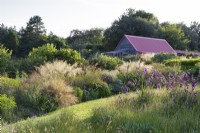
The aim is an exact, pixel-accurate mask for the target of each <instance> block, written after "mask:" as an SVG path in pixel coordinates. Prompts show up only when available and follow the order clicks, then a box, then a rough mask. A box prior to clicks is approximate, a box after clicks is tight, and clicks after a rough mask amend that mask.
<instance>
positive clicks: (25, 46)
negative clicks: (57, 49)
mask: <svg viewBox="0 0 200 133" xmlns="http://www.w3.org/2000/svg"><path fill="white" fill-rule="evenodd" d="M45 33H46V29H45V27H44V23H43V22H42V18H41V17H40V16H33V17H31V18H30V20H29V22H28V23H27V25H26V28H25V29H24V28H22V29H21V30H20V36H21V41H20V45H19V49H18V55H19V56H27V55H28V53H29V52H30V51H31V49H32V48H36V47H38V46H41V45H43V44H46V43H47V42H48V37H47V36H46V35H45Z"/></svg>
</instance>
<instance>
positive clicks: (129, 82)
mask: <svg viewBox="0 0 200 133" xmlns="http://www.w3.org/2000/svg"><path fill="white" fill-rule="evenodd" d="M134 85H135V84H133V83H132V82H131V81H128V83H127V86H128V87H133V86H134Z"/></svg>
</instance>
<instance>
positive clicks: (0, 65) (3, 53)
mask: <svg viewBox="0 0 200 133" xmlns="http://www.w3.org/2000/svg"><path fill="white" fill-rule="evenodd" d="M11 55H12V51H10V50H9V49H7V48H5V47H4V46H3V45H2V44H0V75H2V74H4V73H6V72H7V69H8V67H9V66H10V60H11Z"/></svg>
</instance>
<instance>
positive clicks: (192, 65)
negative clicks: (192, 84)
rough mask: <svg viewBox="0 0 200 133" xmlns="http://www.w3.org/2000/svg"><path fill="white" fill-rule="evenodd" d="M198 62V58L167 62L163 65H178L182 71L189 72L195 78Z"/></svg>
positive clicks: (199, 60)
mask: <svg viewBox="0 0 200 133" xmlns="http://www.w3.org/2000/svg"><path fill="white" fill-rule="evenodd" d="M199 62H200V58H194V59H187V60H180V59H176V60H167V61H166V62H165V65H167V66H175V65H180V66H181V69H182V70H184V71H189V72H191V73H192V74H193V75H194V76H197V75H198V72H199V67H198V63H199Z"/></svg>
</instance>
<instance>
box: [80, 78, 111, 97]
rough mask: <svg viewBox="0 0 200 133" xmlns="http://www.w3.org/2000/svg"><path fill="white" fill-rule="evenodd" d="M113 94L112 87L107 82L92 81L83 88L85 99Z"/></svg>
mask: <svg viewBox="0 0 200 133" xmlns="http://www.w3.org/2000/svg"><path fill="white" fill-rule="evenodd" d="M110 95H111V88H110V87H109V86H108V84H107V83H105V82H98V83H91V84H88V85H86V86H85V89H84V90H83V101H88V100H93V99H97V98H103V97H108V96H110Z"/></svg>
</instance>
